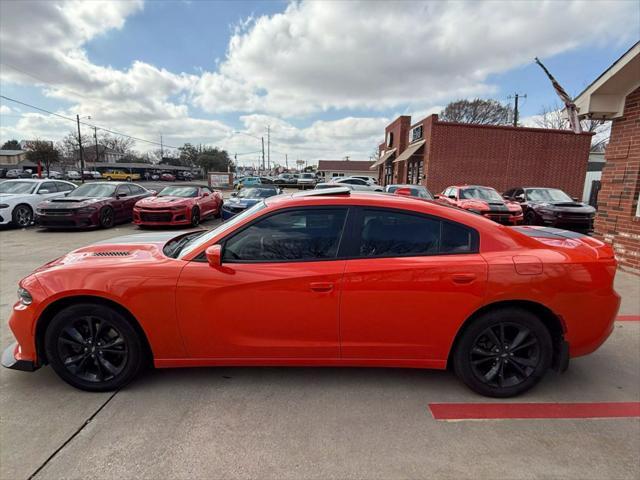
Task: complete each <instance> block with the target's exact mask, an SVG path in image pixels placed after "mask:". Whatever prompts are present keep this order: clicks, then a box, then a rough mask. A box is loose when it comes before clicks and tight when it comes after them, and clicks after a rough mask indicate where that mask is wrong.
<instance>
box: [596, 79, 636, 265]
mask: <svg viewBox="0 0 640 480" xmlns="http://www.w3.org/2000/svg"><path fill="white" fill-rule="evenodd" d="M605 161H606V163H605V167H604V170H603V171H602V186H601V190H600V193H599V194H598V214H597V216H596V222H595V230H596V235H597V236H599V237H600V238H602V239H603V240H604V241H606V242H608V243H611V244H612V246H613V249H614V250H615V252H616V257H617V258H618V261H619V262H620V264H621V265H623V266H626V267H630V268H632V269H634V270H636V271H637V272H639V273H640V218H638V217H636V216H635V214H636V208H637V202H638V192H639V191H640V88H637V89H636V90H634V91H633V92H631V93H630V94H629V95H628V96H627V98H626V100H625V107H624V114H623V116H622V117H621V118H618V119H616V120H614V121H613V124H612V126H611V139H610V141H609V145H608V146H607V150H606V152H605Z"/></svg>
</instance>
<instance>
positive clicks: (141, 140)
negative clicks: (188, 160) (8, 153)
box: [0, 95, 180, 149]
mask: <svg viewBox="0 0 640 480" xmlns="http://www.w3.org/2000/svg"><path fill="white" fill-rule="evenodd" d="M0 98H3V99H5V100H9V101H10V102H14V103H17V104H19V105H24V106H25V107H29V108H33V109H34V110H39V111H41V112H44V113H47V114H49V115H53V116H54V117H58V118H62V119H63V120H68V121H70V122H76V119H75V118H71V117H67V116H66V115H61V114H59V113H55V112H52V111H50V110H46V109H44V108H41V107H36V106H35V105H31V104H29V103H25V102H22V101H20V100H16V99H15V98H9V97H7V96H5V95H0ZM80 124H81V125H84V126H87V127H91V128H94V129H98V130H102V131H103V132H107V133H111V134H113V135H118V136H121V137H127V138H131V139H132V140H136V141H139V142H145V143H149V144H151V145H157V146H164V147H168V148H175V149H178V148H180V147H175V146H173V145H167V144H161V143H160V142H154V141H153V140H147V139H144V138H140V137H134V136H133V135H127V134H126V133H122V132H117V131H115V130H110V129H108V128H105V127H100V126H98V125H94V124H91V123H86V122H80Z"/></svg>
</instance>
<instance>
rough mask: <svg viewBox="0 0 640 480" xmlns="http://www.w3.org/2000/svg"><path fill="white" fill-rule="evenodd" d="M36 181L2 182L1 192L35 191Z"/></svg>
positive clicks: (0, 184)
mask: <svg viewBox="0 0 640 480" xmlns="http://www.w3.org/2000/svg"><path fill="white" fill-rule="evenodd" d="M36 185H37V183H36V182H2V183H0V193H33V191H34V190H35V188H36Z"/></svg>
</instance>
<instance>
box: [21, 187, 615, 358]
mask: <svg viewBox="0 0 640 480" xmlns="http://www.w3.org/2000/svg"><path fill="white" fill-rule="evenodd" d="M307 205H323V206H327V205H351V206H376V207H378V208H396V209H405V210H411V211H414V212H421V213H424V214H428V215H434V216H438V217H441V218H445V219H448V220H451V221H456V222H459V223H462V224H465V225H467V226H469V227H471V228H474V229H476V230H477V231H478V233H479V238H480V247H479V252H478V253H470V254H450V255H432V256H420V257H404V258H380V259H375V258H371V259H362V258H360V259H338V260H327V261H312V262H291V263H286V262H283V263H261V264H255V263H254V264H237V263H233V264H226V263H225V264H223V265H222V267H220V268H214V267H211V266H209V264H208V263H206V262H199V261H195V260H194V259H196V257H198V256H199V255H200V254H202V253H203V252H204V250H205V249H206V247H208V246H210V245H214V244H216V243H217V242H219V241H220V240H221V238H223V237H226V236H227V235H230V234H232V233H233V232H234V231H235V230H237V229H239V228H242V227H243V226H244V225H245V224H246V223H248V222H251V221H252V220H253V219H255V218H256V217H258V216H261V215H263V214H265V213H269V212H272V211H274V210H277V209H280V208H284V207H304V206H307ZM522 228H532V229H534V230H533V231H532V232H529V233H532V234H533V235H534V236H535V235H536V232H537V231H536V230H535V228H536V227H522ZM145 235H146V236H145ZM154 235H157V234H143V235H141V236H134V237H131V238H130V240H127V239H122V240H120V239H118V240H117V241H116V240H113V241H106V242H103V243H100V244H96V245H91V246H88V247H84V248H81V249H78V250H75V251H74V252H71V253H69V254H67V255H65V256H63V257H61V258H59V259H57V260H54V261H53V262H50V263H49V264H47V265H44V266H43V267H41V268H39V269H38V270H36V271H35V272H34V273H33V274H32V275H30V276H28V277H27V278H25V279H24V280H23V281H22V282H21V285H22V286H23V287H24V288H26V289H27V290H28V291H29V292H30V293H31V295H32V297H33V303H32V304H31V305H29V306H25V305H22V304H21V303H19V302H18V303H16V305H15V306H14V310H13V314H12V316H11V319H10V322H9V324H10V327H11V330H12V331H13V332H14V335H15V337H16V339H17V340H18V343H19V346H18V347H17V349H18V350H19V351H16V352H15V355H16V358H19V359H23V360H30V361H34V362H36V363H37V362H38V358H37V354H36V341H35V338H34V337H35V333H36V324H37V322H38V320H39V319H40V317H41V316H42V313H43V312H44V311H45V309H46V308H47V307H48V306H50V305H52V304H53V303H54V302H56V301H58V300H60V299H62V298H66V297H77V296H96V297H101V298H104V299H107V300H110V301H112V302H115V303H117V304H119V305H121V306H122V307H124V308H126V309H127V310H128V311H129V312H130V313H131V315H133V317H135V319H136V320H137V321H138V322H139V324H140V326H141V328H142V330H143V331H144V333H145V334H146V336H147V339H148V342H149V345H150V346H151V349H152V352H153V355H154V362H155V365H156V366H158V367H178V366H209V365H300V366H303V365H305V366H306V365H318V366H321V365H327V366H329V365H345V366H347V365H369V366H403V367H417V368H423V367H426V368H445V367H446V365H447V360H448V357H449V353H450V351H451V348H452V345H453V343H454V340H455V338H456V334H457V333H458V332H459V330H460V328H461V327H462V325H463V324H464V322H465V321H466V320H467V319H468V318H469V317H470V316H471V315H473V313H474V312H477V311H478V310H479V309H481V308H482V307H483V306H486V305H490V304H493V303H496V302H502V301H513V300H518V301H529V302H536V303H538V304H540V305H543V306H545V307H547V308H548V309H549V310H551V311H552V312H553V313H555V314H556V315H557V316H558V317H559V318H560V320H561V322H562V324H563V327H564V329H565V340H567V341H568V343H569V344H570V354H571V356H578V355H584V354H587V353H589V352H591V351H593V350H595V349H596V348H597V347H598V346H599V345H600V344H601V343H602V342H604V340H606V338H607V337H608V335H609V334H610V333H611V331H612V328H613V321H614V319H615V316H616V314H617V310H618V306H619V301H620V299H619V296H618V295H617V294H616V293H615V291H614V290H613V277H614V275H615V269H616V262H615V259H614V258H613V253H612V250H611V248H610V247H609V246H607V245H605V244H604V243H602V242H599V241H598V240H595V239H592V238H589V237H580V238H566V239H557V238H542V239H540V238H534V237H532V236H527V235H523V234H522V233H519V232H517V231H514V230H513V229H511V228H510V227H503V226H500V225H497V224H496V223H494V222H492V221H490V220H487V219H485V218H483V217H480V216H478V215H474V214H470V213H468V212H464V211H462V210H459V209H455V208H450V207H446V206H442V205H440V204H438V203H436V202H429V201H424V200H419V199H415V198H411V197H405V196H399V195H384V194H352V195H350V196H349V195H344V196H341V195H336V196H306V197H305V196H300V197H296V196H293V197H292V196H278V197H272V198H271V199H269V200H267V207H266V208H264V209H263V210H261V211H259V212H257V213H254V215H253V216H251V217H248V218H246V219H244V220H243V221H242V222H240V223H238V224H237V225H235V226H234V227H232V228H231V229H230V230H229V231H226V232H223V233H221V234H219V235H218V236H217V237H212V238H210V239H209V240H208V241H207V242H206V243H204V244H203V245H201V246H199V247H198V248H197V249H196V250H195V251H193V252H191V253H189V254H188V255H185V257H184V258H182V259H173V258H168V257H166V256H165V255H164V254H163V252H162V246H163V245H164V243H165V242H166V240H168V238H170V236H171V233H169V234H166V233H165V234H164V235H168V236H167V237H166V238H165V239H154V238H153V236H154ZM173 235H175V233H174V234H173ZM114 250H116V251H118V252H125V253H126V255H124V256H122V255H121V256H117V257H110V256H101V255H96V253H98V254H100V253H104V252H110V251H114Z"/></svg>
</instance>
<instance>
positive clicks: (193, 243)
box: [176, 201, 267, 258]
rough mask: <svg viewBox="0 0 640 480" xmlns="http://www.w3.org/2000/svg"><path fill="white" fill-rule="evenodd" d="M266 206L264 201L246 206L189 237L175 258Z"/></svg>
mask: <svg viewBox="0 0 640 480" xmlns="http://www.w3.org/2000/svg"><path fill="white" fill-rule="evenodd" d="M266 206H267V204H266V203H264V201H262V202H258V203H256V204H255V205H254V206H253V207H251V208H247V209H246V210H245V211H244V212H242V213H239V214H237V215H235V216H233V217H231V218H230V219H229V220H227V221H226V222H224V223H222V224H220V226H218V227H216V228H214V229H213V230H209V231H208V232H206V233H205V234H203V235H199V236H198V237H196V238H193V239H191V240H190V241H189V242H188V243H186V244H185V245H183V247H182V249H181V250H180V252H179V254H178V253H176V256H177V258H182V257H184V256H185V255H188V254H189V253H191V252H193V251H194V250H196V249H198V247H200V246H201V245H204V244H205V243H207V242H208V241H209V240H211V239H212V238H214V237H217V236H218V235H220V234H222V233H224V232H226V231H227V230H229V229H231V228H232V227H233V226H235V225H237V224H238V223H240V222H242V221H243V220H244V219H245V218H247V217H250V216H251V215H253V214H254V213H256V212H258V211H260V210H262V209H263V208H265V207H266Z"/></svg>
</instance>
